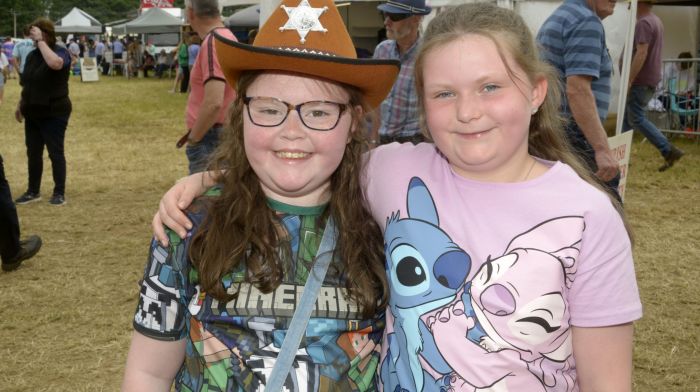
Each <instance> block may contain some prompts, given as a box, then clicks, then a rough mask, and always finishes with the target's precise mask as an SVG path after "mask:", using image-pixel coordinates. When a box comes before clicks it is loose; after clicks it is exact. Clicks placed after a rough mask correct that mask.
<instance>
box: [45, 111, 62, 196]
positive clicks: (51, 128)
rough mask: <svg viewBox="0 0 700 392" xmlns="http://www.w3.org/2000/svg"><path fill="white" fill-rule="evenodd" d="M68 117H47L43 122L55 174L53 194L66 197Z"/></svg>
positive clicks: (47, 147)
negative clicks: (65, 141)
mask: <svg viewBox="0 0 700 392" xmlns="http://www.w3.org/2000/svg"><path fill="white" fill-rule="evenodd" d="M67 126H68V117H67V116H66V117H47V118H46V119H43V120H42V126H41V134H42V136H43V139H44V142H45V143H46V149H47V150H48V152H49V159H50V160H51V170H52V174H53V183H54V188H53V194H54V195H61V196H64V195H65V193H66V155H65V151H64V148H63V145H64V140H65V137H66V127H67Z"/></svg>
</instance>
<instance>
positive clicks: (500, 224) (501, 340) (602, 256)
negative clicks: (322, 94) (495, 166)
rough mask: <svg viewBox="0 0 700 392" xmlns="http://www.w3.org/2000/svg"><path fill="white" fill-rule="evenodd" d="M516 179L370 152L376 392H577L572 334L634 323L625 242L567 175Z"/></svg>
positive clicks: (605, 207)
mask: <svg viewBox="0 0 700 392" xmlns="http://www.w3.org/2000/svg"><path fill="white" fill-rule="evenodd" d="M542 162H543V163H545V164H547V165H549V166H550V169H549V170H548V171H547V172H546V173H545V174H543V175H541V176H540V177H538V178H535V179H532V180H529V181H525V182H520V183H483V182H477V181H473V180H468V179H465V178H463V177H460V176H459V175H457V174H456V173H454V172H453V171H452V169H451V168H450V166H449V164H448V162H447V160H446V159H445V158H444V157H443V156H442V155H441V154H440V153H439V152H438V151H437V150H436V148H435V147H434V146H433V145H432V144H420V145H418V146H413V145H411V144H402V145H400V144H396V143H394V144H390V145H387V146H382V147H379V148H377V149H375V150H373V151H372V152H371V153H370V158H369V161H368V167H367V173H368V177H367V198H368V200H369V201H370V208H371V210H372V214H373V216H374V218H375V219H376V220H377V222H383V223H384V224H383V225H382V226H383V227H382V229H383V230H384V243H385V251H386V269H387V276H388V279H389V284H390V288H391V293H390V306H389V308H388V309H387V328H386V330H385V340H384V344H383V354H382V362H381V367H380V370H379V374H380V380H381V382H382V383H383V387H384V390H390V391H393V390H396V387H399V386H400V388H401V389H402V390H409V391H419V390H432V388H433V387H443V386H447V385H450V386H451V387H453V388H455V389H457V390H461V389H462V388H465V387H469V388H471V389H470V390H474V387H476V388H486V387H492V388H493V390H509V391H536V390H547V391H576V390H578V384H577V382H576V368H575V363H574V358H573V355H572V345H571V326H578V327H597V326H610V325H617V324H622V323H626V322H630V321H633V320H636V319H638V318H640V317H641V314H642V307H641V302H640V300H639V293H638V289H637V283H636V278H635V273H634V263H633V260H632V253H631V247H630V241H629V237H628V235H627V233H626V231H625V228H624V226H623V222H622V220H621V218H620V216H619V214H618V213H617V212H616V211H615V209H614V207H613V206H612V204H611V203H610V201H609V199H608V197H607V196H606V195H605V194H604V193H603V192H601V191H599V190H598V189H596V188H594V187H593V186H591V185H589V184H588V183H586V182H585V181H583V180H581V178H580V177H578V175H576V173H575V172H574V171H573V170H572V169H571V168H570V167H569V166H567V165H565V164H563V163H560V162H548V161H542Z"/></svg>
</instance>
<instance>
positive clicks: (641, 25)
mask: <svg viewBox="0 0 700 392" xmlns="http://www.w3.org/2000/svg"><path fill="white" fill-rule="evenodd" d="M653 39H654V29H653V27H652V25H651V23H649V21H648V20H646V19H642V20H640V21H639V22H638V23H637V24H636V25H635V27H634V44H635V45H638V44H648V43H651V41H652V40H653Z"/></svg>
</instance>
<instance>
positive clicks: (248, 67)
mask: <svg viewBox="0 0 700 392" xmlns="http://www.w3.org/2000/svg"><path fill="white" fill-rule="evenodd" d="M215 45H216V53H217V55H218V58H219V63H220V65H221V68H222V70H223V71H224V74H225V75H226V79H227V82H228V83H230V84H231V85H232V86H234V87H235V89H236V91H237V94H238V96H237V98H236V100H235V102H234V104H233V106H232V108H231V114H232V115H231V118H232V120H231V124H230V126H229V128H228V130H227V132H226V136H225V139H224V141H223V143H222V146H221V147H220V148H219V150H218V151H217V153H216V156H215V158H214V160H213V163H212V166H211V169H213V170H218V171H219V172H221V173H222V174H221V175H220V176H217V178H216V180H215V181H216V183H217V186H216V187H215V188H213V189H211V190H210V191H209V192H208V193H207V194H206V195H205V196H203V197H201V198H199V199H198V200H197V201H196V202H195V203H194V204H193V205H192V206H191V208H189V209H188V212H187V213H188V217H189V218H190V219H191V220H192V222H194V225H193V226H192V228H191V229H190V230H189V231H188V233H187V236H186V237H185V238H184V239H183V240H180V239H179V238H178V237H177V235H175V234H174V233H172V234H171V235H170V241H169V242H170V243H169V245H168V246H163V245H161V244H160V243H158V242H157V241H153V242H152V243H151V247H150V254H149V260H148V263H147V265H146V268H145V273H144V277H143V280H142V281H141V289H140V297H139V302H138V306H137V309H136V313H135V316H134V323H133V324H134V329H135V331H134V334H133V337H132V343H131V348H130V350H129V355H128V358H127V364H126V371H125V376H124V383H123V387H122V389H123V390H126V391H135V390H145V391H169V390H170V388H171V385H173V384H174V385H175V389H176V390H187V391H201V390H222V391H223V390H226V391H231V390H234V391H235V390H237V391H242V390H245V391H254V390H263V389H264V388H265V385H266V382H267V380H268V377H269V375H270V370H271V368H272V366H273V364H274V363H275V361H276V358H277V355H278V353H279V351H280V345H281V344H282V342H283V340H284V338H285V335H286V333H287V329H288V328H289V324H290V320H291V317H292V315H293V314H294V311H295V308H296V307H297V306H298V301H299V297H300V295H301V293H302V291H303V289H304V284H305V282H306V280H307V277H308V276H309V273H310V270H311V269H312V268H313V266H314V261H315V255H316V253H317V252H318V251H319V242H321V241H320V240H321V238H322V236H323V234H324V228H325V227H326V224H327V222H328V221H329V219H331V218H332V219H333V220H334V222H335V225H336V226H337V232H338V236H337V240H336V242H335V247H334V250H333V252H332V253H333V259H332V262H331V264H330V267H329V269H328V272H327V274H326V277H325V280H323V285H322V288H321V291H320V293H319V295H318V300H317V303H316V308H315V310H314V311H313V313H312V315H311V318H310V320H309V322H308V326H307V327H306V331H305V336H304V337H303V338H302V341H301V344H300V345H299V348H298V350H297V352H296V357H295V363H294V365H293V366H292V368H291V369H292V370H291V371H290V373H289V375H288V376H287V379H286V382H285V387H286V388H287V390H294V391H325V390H348V391H364V390H370V389H374V388H375V386H374V382H373V380H374V379H375V373H376V368H377V363H378V361H379V348H380V346H379V341H380V339H381V336H382V331H383V309H384V305H385V304H386V301H387V288H386V278H385V274H384V268H383V245H382V242H381V232H380V230H379V226H378V225H377V224H376V223H374V220H373V219H372V217H371V215H370V214H369V212H368V210H367V208H366V201H365V198H364V195H363V191H362V188H361V183H362V181H361V174H362V173H361V167H362V152H363V151H365V150H366V149H367V148H368V143H367V141H366V140H365V137H364V135H363V132H362V130H363V129H364V126H363V124H362V119H363V117H364V113H365V112H366V111H368V110H371V109H373V108H376V107H377V106H378V105H379V103H380V102H381V101H382V99H383V98H384V97H385V95H386V94H387V93H388V91H389V90H390V89H391V86H392V84H393V81H394V78H395V77H396V74H397V73H398V69H399V68H398V62H396V61H393V60H358V59H357V58H356V55H355V49H354V47H353V45H352V41H351V40H350V37H349V35H348V33H347V31H346V30H345V27H344V26H343V23H342V20H341V17H340V14H339V13H338V11H337V9H336V8H335V6H334V5H333V3H332V2H331V1H328V0H312V1H311V4H310V3H309V2H307V0H303V1H301V3H298V0H290V1H284V2H283V3H282V6H281V7H280V8H279V9H277V11H276V12H275V13H274V14H273V15H272V16H271V17H270V18H269V20H268V21H267V23H266V24H265V25H264V26H263V27H262V29H261V30H260V33H259V34H258V36H257V38H256V40H255V45H254V46H250V45H246V44H240V43H238V42H233V41H230V40H228V39H226V38H223V37H221V36H217V37H216V43H215ZM368 74H371V75H373V78H372V79H371V80H370V79H369V78H367V77H366V75H368ZM222 168H226V169H227V170H225V171H221V169H222ZM331 230H332V229H331Z"/></svg>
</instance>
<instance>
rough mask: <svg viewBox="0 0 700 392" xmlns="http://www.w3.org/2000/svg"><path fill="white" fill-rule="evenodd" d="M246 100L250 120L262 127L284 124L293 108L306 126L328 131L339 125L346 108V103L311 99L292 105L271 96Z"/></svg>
mask: <svg viewBox="0 0 700 392" xmlns="http://www.w3.org/2000/svg"><path fill="white" fill-rule="evenodd" d="M246 100H247V105H248V116H249V117H250V120H251V121H252V122H253V123H254V124H255V125H258V126H261V127H276V126H278V125H280V124H282V123H283V122H284V120H285V119H286V118H287V116H288V115H289V111H290V109H293V110H296V111H297V112H298V113H299V118H300V119H301V122H302V123H303V124H304V125H305V126H306V127H308V128H311V129H314V130H317V131H328V130H331V129H333V128H335V126H336V125H338V121H339V120H340V115H341V114H342V112H343V110H344V109H345V105H344V104H340V103H336V102H324V101H311V102H304V103H301V104H299V105H296V106H292V105H291V104H288V103H286V102H283V101H281V100H279V99H277V98H271V97H248V98H246Z"/></svg>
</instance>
